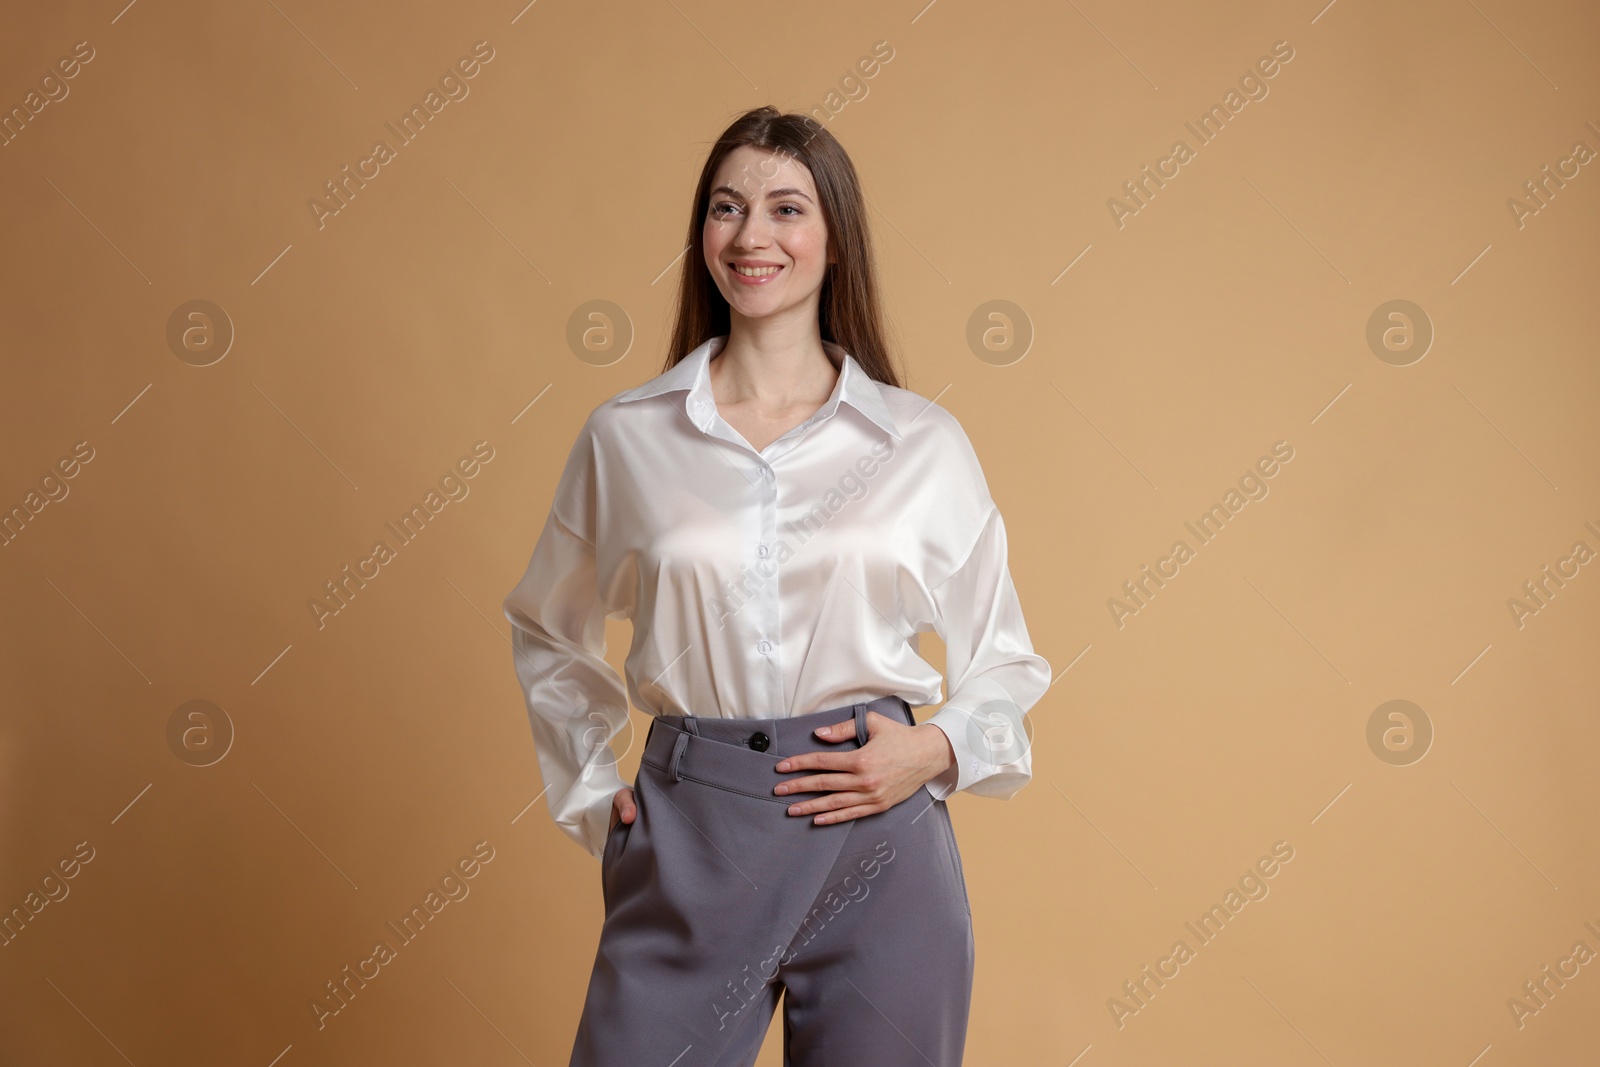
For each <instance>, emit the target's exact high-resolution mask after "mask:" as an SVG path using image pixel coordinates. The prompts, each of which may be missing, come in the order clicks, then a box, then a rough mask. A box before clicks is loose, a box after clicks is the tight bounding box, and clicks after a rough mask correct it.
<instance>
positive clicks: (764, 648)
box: [756, 641, 772, 656]
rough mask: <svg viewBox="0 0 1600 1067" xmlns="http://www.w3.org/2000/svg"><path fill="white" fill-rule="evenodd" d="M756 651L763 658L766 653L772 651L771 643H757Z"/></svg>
mask: <svg viewBox="0 0 1600 1067" xmlns="http://www.w3.org/2000/svg"><path fill="white" fill-rule="evenodd" d="M756 651H757V652H760V653H761V654H762V655H763V656H765V655H766V654H767V653H768V652H771V651H772V642H771V641H761V642H758V643H757V644H756Z"/></svg>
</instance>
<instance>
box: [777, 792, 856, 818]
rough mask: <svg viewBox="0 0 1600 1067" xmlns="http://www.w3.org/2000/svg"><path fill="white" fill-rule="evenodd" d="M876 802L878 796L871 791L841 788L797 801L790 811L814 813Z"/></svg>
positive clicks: (793, 813) (798, 813)
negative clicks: (863, 791)
mask: <svg viewBox="0 0 1600 1067" xmlns="http://www.w3.org/2000/svg"><path fill="white" fill-rule="evenodd" d="M876 803H878V798H876V797H874V796H873V795H872V794H871V793H862V792H858V791H856V790H839V791H838V792H834V793H826V794H824V795H823V796H820V797H813V798H811V799H810V800H801V801H796V802H795V803H793V804H790V805H789V807H788V812H789V814H790V815H812V814H815V813H818V812H833V811H838V810H840V809H843V808H848V807H853V806H855V805H858V804H876Z"/></svg>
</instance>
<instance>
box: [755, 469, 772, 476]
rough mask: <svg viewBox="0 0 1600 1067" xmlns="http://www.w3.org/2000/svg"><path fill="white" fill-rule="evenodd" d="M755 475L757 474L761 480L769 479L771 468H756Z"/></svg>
mask: <svg viewBox="0 0 1600 1067" xmlns="http://www.w3.org/2000/svg"><path fill="white" fill-rule="evenodd" d="M756 473H757V474H759V475H760V476H761V477H762V478H770V477H772V468H771V467H758V468H757V469H756Z"/></svg>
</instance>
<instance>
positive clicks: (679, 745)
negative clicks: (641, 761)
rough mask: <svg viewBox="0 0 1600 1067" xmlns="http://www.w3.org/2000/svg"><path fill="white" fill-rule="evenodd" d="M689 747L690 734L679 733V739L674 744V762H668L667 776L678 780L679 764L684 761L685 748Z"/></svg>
mask: <svg viewBox="0 0 1600 1067" xmlns="http://www.w3.org/2000/svg"><path fill="white" fill-rule="evenodd" d="M688 747H689V735H688V734H687V733H684V732H680V733H679V734H678V740H677V741H676V742H674V743H673V746H672V762H671V763H669V764H667V777H669V778H671V779H672V780H673V781H674V782H676V781H678V778H679V775H678V764H680V763H682V762H683V750H684V749H685V748H688Z"/></svg>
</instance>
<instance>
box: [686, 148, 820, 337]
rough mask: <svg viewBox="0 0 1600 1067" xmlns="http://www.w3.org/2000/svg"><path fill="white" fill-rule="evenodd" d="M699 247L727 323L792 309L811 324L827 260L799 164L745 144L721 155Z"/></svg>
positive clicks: (807, 175)
mask: <svg viewBox="0 0 1600 1067" xmlns="http://www.w3.org/2000/svg"><path fill="white" fill-rule="evenodd" d="M703 244H704V250H705V257H706V268H707V269H708V270H710V272H711V277H712V278H713V279H715V280H716V283H717V288H718V289H720V290H721V291H722V295H723V297H724V299H726V300H727V301H728V307H729V310H730V312H731V314H732V317H733V318H734V319H738V318H740V317H743V318H747V319H760V318H767V317H769V316H772V315H777V314H780V313H784V312H794V311H795V310H796V309H799V310H800V311H801V312H802V313H804V314H807V315H809V316H810V318H812V319H815V318H816V313H817V305H818V303H819V301H820V300H821V291H822V278H823V274H824V272H825V270H826V268H827V264H828V263H829V262H830V261H831V260H832V258H833V256H832V251H831V250H830V249H829V248H828V225H827V222H826V221H825V220H824V219H823V217H822V205H821V204H820V202H819V201H818V198H817V190H816V185H815V183H814V182H812V180H811V171H810V170H809V169H808V168H807V167H806V166H805V164H803V163H801V162H799V161H797V160H795V159H793V158H792V157H790V156H788V155H786V154H784V153H780V152H773V151H770V150H768V149H764V148H753V147H751V146H749V145H742V146H740V147H739V148H736V149H734V150H733V151H732V152H729V153H728V155H727V156H726V157H724V158H723V160H722V164H721V165H720V166H719V167H718V168H717V173H716V176H715V177H714V178H713V179H712V182H711V199H710V203H709V204H708V205H707V208H706V219H705V230H704V241H703ZM740 268H744V269H743V270H741V269H740ZM774 268H775V269H774Z"/></svg>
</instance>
